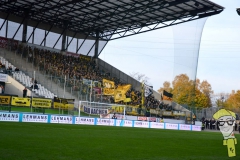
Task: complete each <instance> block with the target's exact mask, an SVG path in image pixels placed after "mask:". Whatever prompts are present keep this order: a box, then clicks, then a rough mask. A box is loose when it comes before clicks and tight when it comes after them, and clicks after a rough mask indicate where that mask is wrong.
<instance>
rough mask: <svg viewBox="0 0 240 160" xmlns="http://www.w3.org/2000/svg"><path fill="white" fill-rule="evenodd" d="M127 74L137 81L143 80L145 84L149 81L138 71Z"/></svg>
mask: <svg viewBox="0 0 240 160" xmlns="http://www.w3.org/2000/svg"><path fill="white" fill-rule="evenodd" d="M129 76H131V77H132V78H134V79H136V80H138V81H139V82H143V83H145V84H148V83H149V82H148V81H149V78H148V77H147V76H146V75H145V74H142V73H139V72H132V73H129Z"/></svg>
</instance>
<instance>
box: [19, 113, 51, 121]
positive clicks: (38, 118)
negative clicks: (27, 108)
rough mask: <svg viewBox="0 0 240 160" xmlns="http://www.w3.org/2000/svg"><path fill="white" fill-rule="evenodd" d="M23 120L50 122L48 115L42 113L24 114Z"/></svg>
mask: <svg viewBox="0 0 240 160" xmlns="http://www.w3.org/2000/svg"><path fill="white" fill-rule="evenodd" d="M22 122H42V123H47V122H48V115H40V114H23V117H22Z"/></svg>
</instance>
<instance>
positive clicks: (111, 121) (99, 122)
mask: <svg viewBox="0 0 240 160" xmlns="http://www.w3.org/2000/svg"><path fill="white" fill-rule="evenodd" d="M97 125H103V126H114V119H101V118H97Z"/></svg>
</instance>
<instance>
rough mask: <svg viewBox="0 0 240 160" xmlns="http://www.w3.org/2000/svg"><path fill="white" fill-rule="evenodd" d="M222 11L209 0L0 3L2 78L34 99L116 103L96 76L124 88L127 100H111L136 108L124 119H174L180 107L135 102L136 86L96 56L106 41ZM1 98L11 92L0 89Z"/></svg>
mask: <svg viewBox="0 0 240 160" xmlns="http://www.w3.org/2000/svg"><path fill="white" fill-rule="evenodd" d="M223 9H224V8H223V7H222V6H219V5H217V4H215V3H213V2H211V1H209V0H154V1H152V0H151V1H150V0H129V1H117V0H111V1H110V0H106V1H103V0H93V1H92V0H83V1H80V0H70V1H69V0H60V1H57V0H31V1H27V0H22V1H17V0H1V1H0V18H1V19H0V29H1V31H0V56H1V64H0V65H1V67H2V69H3V72H2V73H5V74H8V75H9V76H10V77H12V78H13V79H15V80H17V81H18V82H20V84H21V85H22V86H21V87H22V88H21V87H20V88H21V89H23V87H27V88H28V89H29V92H30V91H31V90H32V92H33V93H32V95H34V96H35V97H43V98H50V99H54V97H60V98H71V99H75V101H79V100H86V101H94V102H102V103H116V100H115V99H114V96H113V95H108V94H104V91H103V87H104V85H103V83H102V81H103V79H107V80H109V81H111V82H114V84H115V87H114V88H117V87H118V86H123V85H127V84H130V85H131V87H130V89H128V90H127V92H126V93H125V96H126V99H130V100H129V101H124V100H120V101H118V102H117V103H119V104H126V105H129V106H134V107H135V108H137V109H136V110H135V111H133V110H131V111H128V112H129V114H133V115H144V114H145V113H146V112H147V110H150V111H151V114H152V115H154V116H161V117H162V116H165V117H174V115H176V117H179V115H181V113H182V112H185V111H188V110H187V109H185V108H184V107H182V106H180V105H178V104H175V103H172V102H164V101H161V95H160V94H158V93H157V92H155V91H153V94H150V95H148V96H147V97H145V98H143V96H142V92H143V89H142V84H141V82H138V81H137V80H135V79H133V78H132V77H130V76H128V75H127V74H125V73H123V72H121V71H120V70H118V69H117V68H115V67H114V66H111V65H109V64H108V63H106V62H104V61H103V60H101V59H100V58H98V56H99V55H100V54H101V52H102V50H103V49H104V47H105V46H106V45H107V43H108V42H109V41H111V40H115V39H119V38H124V37H127V36H133V35H136V34H140V33H144V32H148V31H152V30H156V29H161V28H164V27H168V26H172V25H177V24H181V23H186V22H189V21H193V20H197V19H201V18H204V17H209V16H212V15H216V14H219V13H221V12H222V11H223ZM113 54H114V53H113ZM89 84H91V85H89ZM21 89H20V90H21ZM5 93H7V94H13V95H14V94H16V93H15V92H14V90H10V89H9V90H7V88H6V89H5ZM143 99H144V100H143ZM160 111H161V112H160ZM164 113H165V114H164ZM173 113H175V114H173Z"/></svg>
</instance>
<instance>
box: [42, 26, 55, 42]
mask: <svg viewBox="0 0 240 160" xmlns="http://www.w3.org/2000/svg"><path fill="white" fill-rule="evenodd" d="M52 27H53V25H51V27H50V28H49V30H48V31H47V32H46V31H45V36H44V38H43V40H42V42H41V44H40V46H41V45H42V44H43V42H44V46H45V45H46V38H47V36H48V34H49V32H50V31H51V29H52Z"/></svg>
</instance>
